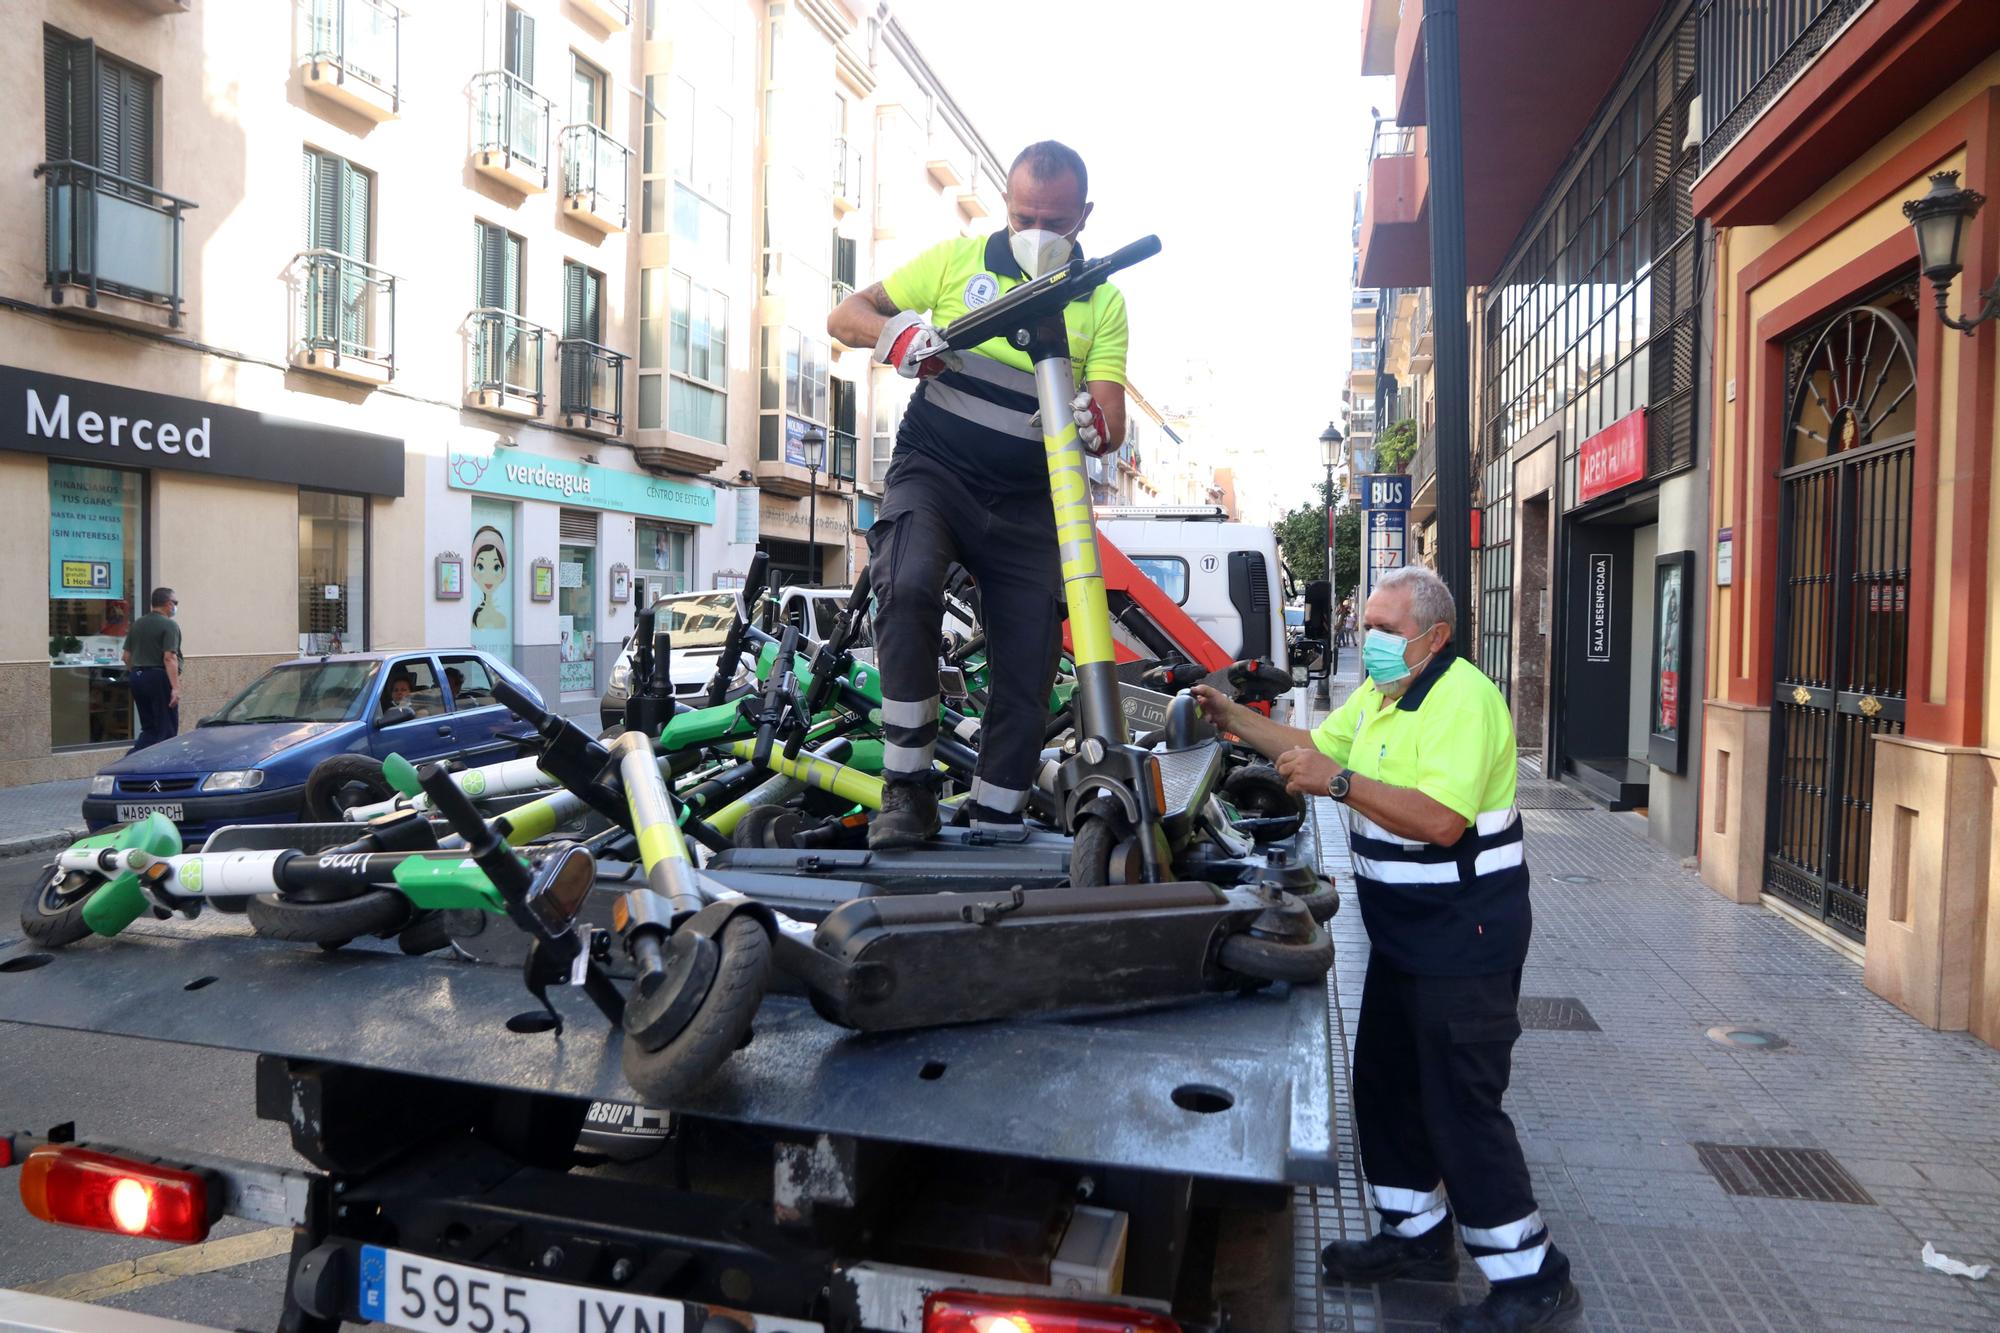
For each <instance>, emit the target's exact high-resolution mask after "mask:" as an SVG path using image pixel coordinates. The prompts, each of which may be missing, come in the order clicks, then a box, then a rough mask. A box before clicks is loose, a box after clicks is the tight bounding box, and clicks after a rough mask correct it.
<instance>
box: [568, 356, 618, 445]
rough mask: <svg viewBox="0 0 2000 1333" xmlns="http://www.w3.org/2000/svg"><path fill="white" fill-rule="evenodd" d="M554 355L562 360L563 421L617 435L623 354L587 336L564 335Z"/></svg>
mask: <svg viewBox="0 0 2000 1333" xmlns="http://www.w3.org/2000/svg"><path fill="white" fill-rule="evenodd" d="M556 356H557V358H558V359H559V360H560V361H561V362H562V400H561V403H560V407H561V410H562V415H563V419H564V421H565V422H566V423H567V424H569V425H571V426H578V427H582V428H583V429H586V430H597V431H603V432H605V433H606V434H610V435H616V434H617V433H618V432H619V430H620V429H622V428H623V426H624V424H625V362H626V359H627V358H626V356H625V354H624V353H623V352H614V351H612V350H611V349H610V348H609V347H605V346H603V345H601V344H599V343H594V342H591V341H590V340H589V339H587V338H564V339H562V340H561V341H560V342H558V343H557V344H556Z"/></svg>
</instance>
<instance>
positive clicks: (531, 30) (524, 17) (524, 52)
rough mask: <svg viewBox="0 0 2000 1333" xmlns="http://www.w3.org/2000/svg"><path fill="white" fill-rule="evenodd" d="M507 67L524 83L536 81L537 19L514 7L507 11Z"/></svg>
mask: <svg viewBox="0 0 2000 1333" xmlns="http://www.w3.org/2000/svg"><path fill="white" fill-rule="evenodd" d="M507 69H508V72H509V73H511V74H513V76H514V77H515V78H517V79H519V80H520V81H521V82H523V83H526V84H530V85H532V84H533V83H534V81H535V19H534V16H533V15H532V14H524V13H522V12H521V11H520V10H518V9H512V8H510V9H509V10H508V11H507Z"/></svg>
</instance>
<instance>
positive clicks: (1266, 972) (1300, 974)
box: [1217, 926, 1333, 984]
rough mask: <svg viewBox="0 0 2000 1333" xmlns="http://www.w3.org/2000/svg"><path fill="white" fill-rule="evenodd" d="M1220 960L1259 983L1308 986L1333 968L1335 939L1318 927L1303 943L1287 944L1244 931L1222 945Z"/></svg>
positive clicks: (1314, 928) (1229, 967)
mask: <svg viewBox="0 0 2000 1333" xmlns="http://www.w3.org/2000/svg"><path fill="white" fill-rule="evenodd" d="M1217 961H1219V962H1220V963H1221V964H1222V965H1223V966H1224V967H1226V968H1228V969H1229V970H1230V971H1231V972H1236V973H1239V974H1241V975H1243V976H1246V977H1256V978H1257V979H1258V980H1260V981H1290V982H1295V983H1301V984H1304V983H1309V982H1315V981H1319V980H1321V979H1322V978H1323V977H1325V976H1326V973H1327V969H1328V968H1330V967H1332V966H1333V940H1332V939H1331V938H1330V937H1329V936H1328V935H1327V933H1326V932H1325V931H1323V930H1321V929H1320V928H1319V927H1317V926H1315V927H1313V933H1312V938H1311V939H1310V940H1308V941H1306V942H1305V943H1303V944H1286V943H1280V942H1279V941H1277V940H1267V939H1263V938H1261V937H1259V936H1256V935H1252V934H1249V933H1247V932H1241V933H1238V934H1235V935H1231V936H1230V937H1229V938H1228V939H1226V940H1224V941H1223V942H1222V952H1221V954H1220V955H1219V956H1218V959H1217Z"/></svg>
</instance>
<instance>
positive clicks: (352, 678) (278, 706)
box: [213, 662, 376, 723]
mask: <svg viewBox="0 0 2000 1333" xmlns="http://www.w3.org/2000/svg"><path fill="white" fill-rule="evenodd" d="M375 667H376V663H374V662H300V663H297V664H296V665H292V666H281V667H273V668H272V669H271V670H270V671H268V672H266V673H265V674H264V675H263V676H261V677H259V678H258V679H257V680H256V681H255V682H254V683H253V684H252V685H251V686H250V688H249V689H247V690H245V691H243V693H241V694H239V695H237V696H236V697H235V698H234V699H231V700H230V701H229V704H228V706H227V707H225V708H224V709H223V710H222V711H221V712H220V713H217V714H216V715H215V717H214V719H213V720H214V721H216V722H219V723H228V722H339V721H342V720H343V719H345V718H346V717H347V714H348V713H349V711H350V710H352V708H353V707H354V700H355V698H356V696H358V695H360V694H361V693H362V692H363V691H364V690H366V689H367V688H368V678H369V677H370V676H372V675H374V674H375Z"/></svg>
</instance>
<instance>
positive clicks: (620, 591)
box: [0, 0, 1115, 783]
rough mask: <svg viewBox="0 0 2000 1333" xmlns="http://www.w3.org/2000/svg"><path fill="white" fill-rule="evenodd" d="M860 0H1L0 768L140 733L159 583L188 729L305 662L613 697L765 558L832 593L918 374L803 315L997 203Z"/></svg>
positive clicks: (107, 749)
mask: <svg viewBox="0 0 2000 1333" xmlns="http://www.w3.org/2000/svg"><path fill="white" fill-rule="evenodd" d="M878 9H879V7H878V6H876V5H873V4H861V3H851V4H850V3H836V2H834V0H779V3H772V4H766V3H762V2H761V0H760V2H758V3H750V2H749V0H682V2H681V3H666V0H515V2H514V3H507V0H465V2H464V3H463V4H456V5H452V6H415V7H412V8H411V9H409V10H407V11H405V10H402V9H399V8H398V7H397V6H395V5H394V4H392V3H390V0H284V2H283V3H272V4H268V5H256V6H236V5H226V4H221V3H215V2H214V0H26V2H25V3H22V4H17V5H10V6H7V7H6V8H5V10H4V13H0V35H5V36H6V37H9V38H11V39H13V43H12V47H11V49H12V50H14V51H15V52H16V63H15V65H14V66H13V68H12V69H11V71H10V72H11V73H12V74H13V75H14V77H13V78H11V79H9V80H8V91H6V92H5V93H0V108H4V110H5V111H6V112H7V113H8V114H7V115H6V117H5V123H6V124H7V125H8V126H9V127H10V128H9V131H8V133H7V134H6V135H5V136H4V138H5V143H6V149H5V151H6V154H7V157H6V160H7V161H8V162H9V163H10V164H11V168H12V170H13V171H14V172H15V174H16V176H17V178H18V179H19V181H20V182H21V183H22V187H23V188H21V189H20V190H17V191H15V192H13V194H12V195H11V196H10V198H9V199H8V200H7V201H6V202H4V203H0V394H4V398H5V401H4V403H0V408H4V414H0V479H4V484H0V497H4V498H0V518H3V519H4V520H5V522H6V523H7V526H8V528H9V530H10V531H14V532H17V533H36V534H39V533H42V532H44V531H46V532H47V533H48V534H49V536H48V539H47V542H46V543H42V542H40V541H39V539H37V540H36V542H35V543H33V546H34V549H31V550H28V549H24V550H23V552H22V553H21V556H20V558H19V562H18V563H17V569H18V570H19V571H20V573H19V580H20V581H19V583H18V585H10V586H9V591H10V593H15V592H20V591H23V590H25V592H27V593H30V594H33V595H32V596H26V595H14V596H9V597H6V598H4V599H0V605H4V610H0V715H4V716H5V718H6V720H7V721H8V722H9V723H10V724H11V725H9V726H8V727H7V728H6V739H5V740H4V741H0V783H17V782H29V781H39V780H45V779H51V778H58V777H74V776H80V775H83V774H86V773H90V772H93V771H95V769H96V768H97V767H99V766H100V765H101V764H102V763H103V762H104V761H105V759H106V758H107V757H109V756H112V755H115V754H117V753H119V752H120V751H122V749H123V748H125V747H126V746H128V745H129V744H130V741H131V739H132V737H133V735H134V733H135V731H136V727H135V719H134V717H133V710H132V707H131V702H130V696H129V690H128V688H127V687H126V684H125V673H124V671H123V669H122V665H121V664H120V663H119V661H118V660H117V659H118V641H119V637H120V635H121V634H122V626H123V624H124V623H125V622H126V621H127V620H129V619H130V618H131V617H134V616H136V615H138V614H140V613H141V612H143V610H144V609H145V608H144V606H143V601H144V598H145V591H146V590H147V589H148V588H151V587H153V586H156V585H170V586H172V587H174V588H175V589H176V590H177V591H178V592H179V594H180V598H181V617H182V621H183V629H184V634H185V640H186V642H185V646H186V651H187V677H186V680H185V682H184V691H183V693H184V699H183V705H182V706H183V710H184V716H185V718H186V720H187V722H188V724H189V725H191V724H192V721H193V719H194V718H196V717H199V716H201V715H203V714H206V713H208V712H211V711H213V710H214V709H215V708H217V707H218V706H220V705H221V704H222V703H224V702H226V701H227V700H228V699H229V698H230V697H231V696H232V695H233V694H234V693H235V692H236V691H237V690H238V689H240V688H241V687H242V686H243V685H244V684H246V683H247V682H248V681H250V680H252V679H254V678H255V677H256V676H257V675H259V674H260V673H261V672H262V671H263V670H265V669H266V668H267V667H268V666H270V665H271V664H273V663H274V662H277V661H280V660H283V659H285V658H287V657H291V656H295V655H297V654H299V653H305V652H315V653H316V652H331V651H353V650H360V649H395V648H405V647H412V646H418V645H430V646H438V647H445V646H452V645H465V644H468V643H470V644H472V645H474V646H477V647H480V648H483V649H487V650H490V651H492V652H495V653H498V654H499V655H501V656H503V657H506V658H508V659H510V660H512V661H513V663H514V664H515V665H516V666H517V667H519V668H520V669H521V670H523V671H524V672H525V673H526V674H527V675H528V676H529V677H530V678H531V679H533V680H534V681H535V682H536V683H537V684H538V686H540V688H541V689H542V690H543V692H544V694H545V695H546V696H547V697H549V698H550V699H551V700H552V701H554V702H555V703H557V704H558V706H559V707H560V708H562V709H563V710H564V711H567V712H575V713H587V712H593V711H594V710H595V705H596V700H597V697H598V694H599V692H600V691H601V690H602V689H603V687H604V685H605V683H606V679H607V676H608V672H609V668H610V665H611V663H612V660H613V659H614V658H615V655H616V653H617V652H618V649H619V647H620V645H621V643H622V642H623V641H624V639H625V638H626V637H627V636H628V635H629V633H630V632H631V629H632V626H633V624H634V619H633V617H634V611H635V608H636V607H638V606H640V605H643V604H645V603H646V602H648V601H650V600H651V599H652V598H653V597H656V596H659V595H662V594H665V593H671V592H678V591H683V590H686V589H691V588H704V587H711V586H730V585H731V584H732V583H733V582H735V581H739V580H740V579H741V578H742V577H743V574H744V572H745V571H746V570H747V568H748V565H749V560H750V556H751V554H752V552H753V551H754V550H755V549H756V547H757V546H758V545H759V544H762V545H764V546H765V547H766V549H768V550H770V551H771V552H772V554H773V556H774V565H775V569H776V572H777V574H778V576H779V577H780V579H781V580H784V581H818V582H823V583H841V582H844V581H846V580H847V579H848V578H850V577H851V576H852V571H853V569H854V568H856V567H857V566H858V565H859V564H860V563H861V562H862V561H863V560H864V559H865V546H864V545H863V543H864V541H865V537H864V534H865V530H866V528H867V527H868V526H869V523H870V522H871V521H872V516H873V511H874V506H875V503H876V500H877V498H879V495H880V483H881V479H882V476H883V474H884V473H885V472H886V469H887V463H888V457H889V451H890V449H891V447H892V445H893V440H894V435H895V429H896V424H897V421H898V418H899V413H900V404H901V402H902V401H903V400H904V398H905V396H906V394H907V388H908V386H906V385H902V384H899V383H898V382H896V380H895V377H894V376H893V375H889V376H883V375H881V374H880V373H878V372H879V368H875V369H873V370H871V367H870V364H869V361H870V355H869V354H870V351H871V349H846V348H839V347H836V346H833V345H831V344H829V342H828V341H827V338H826V334H825V326H826V315H827V312H828V310H829V309H830V307H831V305H832V303H833V302H835V301H836V300H838V299H839V298H840V297H841V296H842V295H844V294H845V292H846V291H848V290H851V289H852V288H853V286H855V285H857V284H859V283H865V282H866V281H870V280H872V279H873V277H874V276H878V275H879V274H881V273H884V272H887V271H888V270H889V269H890V268H892V267H893V266H894V265H895V264H896V263H899V262H901V260H902V259H904V258H907V257H908V256H909V255H911V254H914V253H915V252H916V251H917V250H918V249H920V248H921V247H922V246H924V245H928V244H930V243H932V242H934V241H936V240H939V239H942V238H944V237H946V236H951V235H958V234H969V233H972V232H976V231H982V230H985V229H988V228H990V227H995V226H999V225H1003V223H1002V221H1001V219H1000V217H999V213H1000V205H999V195H1000V189H1001V184H1002V180H1003V177H1002V175H1001V172H1002V167H1001V164H1000V161H999V159H998V158H997V157H996V156H995V155H994V153H993V152H992V151H991V150H990V149H989V148H988V147H987V146H986V145H985V143H984V142H983V141H982V140H981V139H980V138H979V136H978V135H977V133H976V132H975V131H974V130H973V129H972V128H971V127H970V125H969V124H968V123H967V122H966V120H965V118H964V116H963V115H962V114H961V113H960V112H959V111H958V110H957V108H956V106H955V104H953V103H952V102H951V100H950V98H949V96H948V95H947V94H946V93H945V91H944V90H943V88H942V87H941V86H939V84H938V82H937V80H936V78H935V77H934V75H932V73H931V71H930V70H929V68H928V66H927V65H925V63H924V62H923V60H922V57H921V56H920V55H919V54H918V53H917V52H916V50H915V48H914V46H913V45H912V44H911V43H910V42H909V41H908V38H907V37H906V36H905V35H904V34H903V33H902V31H901V29H900V28H899V27H898V26H897V25H896V24H895V23H894V22H893V20H890V19H888V18H886V17H884V16H882V15H881V14H880V13H878V12H877V11H878ZM819 435H823V436H824V437H825V439H826V443H825V446H824V450H823V452H820V451H815V450H812V449H810V448H809V447H808V446H809V443H810V442H812V441H814V440H815V438H816V436H819ZM1112 466H1115V465H1111V464H1107V467H1112ZM246 557H249V558H246ZM45 584H46V587H47V589H48V591H47V593H46V594H43V593H41V592H40V591H39V589H41V588H42V587H43V586H44V585H45Z"/></svg>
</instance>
